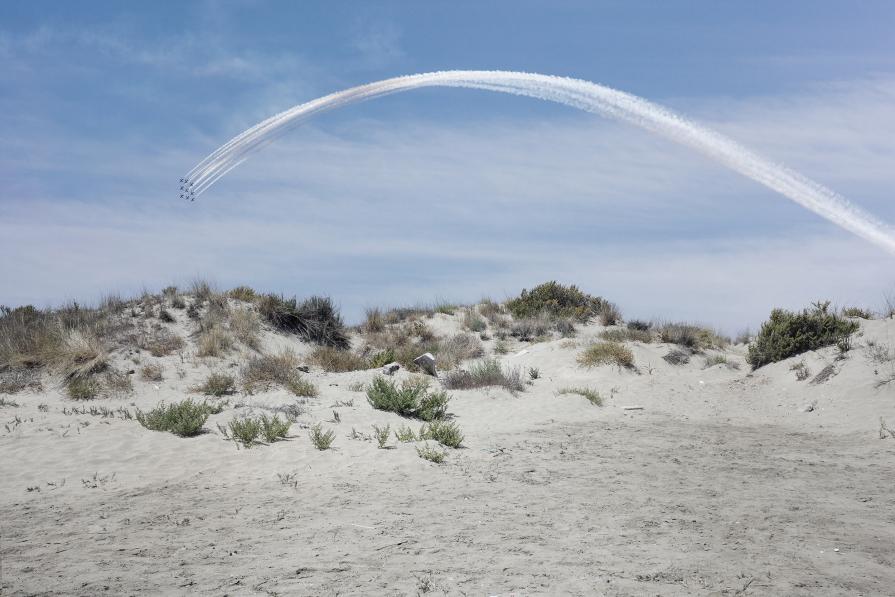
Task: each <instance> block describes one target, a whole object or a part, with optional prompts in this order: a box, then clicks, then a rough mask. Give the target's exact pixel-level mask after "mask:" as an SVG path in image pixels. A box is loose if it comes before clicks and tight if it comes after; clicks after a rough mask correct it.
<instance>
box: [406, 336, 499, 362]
mask: <svg viewBox="0 0 895 597" xmlns="http://www.w3.org/2000/svg"><path fill="white" fill-rule="evenodd" d="M434 348H435V349H434V351H425V352H433V353H434V354H435V366H436V367H437V368H438V369H442V370H445V371H447V370H450V369H455V368H456V367H457V366H458V365H459V364H460V363H461V362H463V361H467V360H469V359H476V358H479V357H481V356H482V355H484V354H485V348H484V347H483V346H482V341H481V340H479V339H478V338H477V337H476V336H473V335H472V334H456V335H454V336H450V337H448V338H444V339H441V340H439V341H438V342H437V344H436V346H435V347H434ZM421 354H422V353H421ZM417 356H419V355H417Z"/></svg>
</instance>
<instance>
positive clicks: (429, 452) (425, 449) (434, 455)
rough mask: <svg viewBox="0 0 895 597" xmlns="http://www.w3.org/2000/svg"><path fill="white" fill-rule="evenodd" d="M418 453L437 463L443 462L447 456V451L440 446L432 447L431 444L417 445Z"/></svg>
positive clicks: (423, 457)
mask: <svg viewBox="0 0 895 597" xmlns="http://www.w3.org/2000/svg"><path fill="white" fill-rule="evenodd" d="M416 453H417V455H418V456H419V457H420V458H422V459H423V460H428V461H429V462H434V463H435V464H441V463H442V462H444V460H445V459H446V458H447V452H445V451H444V450H439V449H438V448H432V447H430V446H429V445H424V446H422V447H420V446H417V447H416Z"/></svg>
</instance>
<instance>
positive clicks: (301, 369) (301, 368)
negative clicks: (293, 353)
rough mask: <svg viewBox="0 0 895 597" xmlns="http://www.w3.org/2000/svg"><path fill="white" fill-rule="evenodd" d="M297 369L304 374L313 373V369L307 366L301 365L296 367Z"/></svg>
mask: <svg viewBox="0 0 895 597" xmlns="http://www.w3.org/2000/svg"><path fill="white" fill-rule="evenodd" d="M296 369H298V370H299V371H301V372H302V373H310V372H311V368H310V367H308V366H307V365H299V366H298V367H296Z"/></svg>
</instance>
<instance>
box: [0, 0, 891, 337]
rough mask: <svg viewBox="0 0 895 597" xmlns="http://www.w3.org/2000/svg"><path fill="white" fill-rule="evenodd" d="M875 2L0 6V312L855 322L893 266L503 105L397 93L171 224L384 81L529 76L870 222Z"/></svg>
mask: <svg viewBox="0 0 895 597" xmlns="http://www.w3.org/2000/svg"><path fill="white" fill-rule="evenodd" d="M893 24H895V4H893V3H891V2H860V3H842V2H826V1H816V0H815V1H810V2H808V1H805V2H799V1H792V2H786V3H780V2H763V1H755V2H749V3H732V2H731V3H719V2H708V1H706V2H698V1H692V2H687V3H669V2H630V1H628V2H571V1H569V2H564V1H555V2H527V1H520V0H515V1H512V2H503V1H495V2H465V1H455V2H442V3H422V2H416V1H406V2H401V1H395V2H388V1H386V2H377V3H371V2H360V1H358V2H301V3H298V2H261V1H243V2H153V3H121V2H100V1H93V2H85V3H72V2H49V1H42V0H36V1H33V2H27V3H25V2H19V3H14V2H7V3H2V4H0V252H2V255H3V256H4V258H3V259H0V304H6V305H20V304H29V303H31V304H35V305H37V306H50V305H58V304H61V303H63V302H65V301H70V300H77V301H80V302H82V303H91V302H95V301H97V300H98V299H99V298H100V297H101V296H103V295H105V294H109V293H121V294H131V293H136V292H140V291H141V290H142V289H149V290H156V291H157V290H158V289H160V288H161V287H163V286H167V285H169V284H172V283H173V284H179V285H186V284H188V283H189V282H190V281H191V280H193V279H195V278H197V277H201V278H206V279H209V280H211V281H212V282H214V283H215V284H217V285H218V286H219V287H221V288H227V287H231V286H235V285H239V284H248V285H251V286H254V287H255V288H257V289H259V290H262V291H270V292H278V293H284V294H287V295H290V296H291V295H296V296H298V297H305V296H310V295H312V294H325V295H329V296H331V297H332V298H333V299H334V300H335V302H336V303H337V304H339V305H340V306H341V308H342V310H343V313H344V314H345V316H346V318H347V319H348V320H349V321H357V320H358V319H359V318H360V317H361V316H362V314H363V311H364V309H365V308H367V307H371V306H388V305H412V304H421V303H423V304H424V303H432V302H435V301H440V300H446V301H457V302H473V301H476V300H478V299H480V298H482V297H485V296H490V297H493V298H495V299H499V300H503V299H505V298H507V297H509V296H513V295H516V294H518V293H519V291H520V290H521V289H522V288H530V287H532V286H534V285H536V284H538V283H540V282H543V281H546V280H552V279H557V280H559V281H562V282H564V283H574V284H577V285H579V286H580V287H581V288H583V289H584V290H586V291H587V292H590V293H592V294H596V295H600V296H604V297H606V298H608V299H610V300H612V301H614V302H616V303H618V304H619V306H620V307H621V309H622V312H623V313H624V314H625V315H626V317H628V318H647V319H662V320H671V319H674V320H688V321H695V322H700V323H706V324H710V325H714V326H718V327H720V328H721V329H723V330H725V331H728V332H730V333H735V332H737V331H739V330H741V329H743V328H746V327H751V328H752V329H756V328H757V327H758V326H759V325H760V323H761V322H762V321H763V320H764V319H765V318H766V317H767V314H768V313H769V311H770V310H771V309H772V308H774V307H785V308H801V307H803V306H806V305H808V304H810V303H811V302H812V301H814V300H817V299H829V300H832V301H833V302H834V303H835V304H838V305H860V306H866V307H870V308H876V309H879V308H881V307H882V305H883V303H884V300H885V297H886V296H889V295H890V294H892V293H895V273H893V267H892V266H893V261H895V256H892V255H890V254H887V253H885V252H884V251H883V250H881V249H880V248H878V247H876V246H873V245H871V244H869V243H868V242H866V241H864V240H862V239H860V238H857V237H855V236H853V235H851V234H850V233H848V232H845V231H843V230H841V229H839V228H837V227H836V226H834V225H833V224H831V223H830V222H828V221H827V220H824V219H821V218H820V217H818V216H817V215H815V214H813V213H811V212H808V211H806V210H804V209H802V208H800V207H799V206H797V205H796V204H794V203H792V202H790V201H789V200H787V199H785V198H783V197H781V196H779V195H777V194H775V193H773V192H772V191H770V190H768V189H766V188H764V187H762V186H760V185H758V184H757V183H755V182H753V181H751V180H748V179H746V178H744V177H742V176H740V175H737V174H735V173H733V172H731V171H729V170H726V169H725V168H723V167H722V166H720V165H718V164H717V163H715V162H712V161H710V160H708V159H707V158H705V157H704V156H702V155H699V154H696V153H694V152H693V151H692V150H689V149H687V148H684V147H681V146H677V145H675V144H673V143H671V142H669V141H667V140H665V139H661V138H657V137H654V136H652V135H650V134H648V133H646V132H644V131H642V130H639V129H635V128H633V127H631V126H629V125H625V124H620V123H616V122H612V121H608V120H605V119H603V118H601V117H599V116H596V115H593V114H585V113H581V112H577V111H575V110H572V109H570V108H567V107H564V106H558V105H551V104H547V103H544V102H538V101H536V100H532V99H528V98H518V97H511V96H506V95H503V94H493V93H489V92H484V91H474V90H463V89H423V90H417V91H413V92H409V93H404V94H399V95H394V96H388V97H385V98H381V99H378V100H375V101H372V102H368V103H364V104H360V105H354V106H350V107H347V108H345V109H342V110H339V111H334V112H331V113H327V114H325V115H323V116H321V117H318V118H316V119H314V120H312V121H310V122H308V123H306V124H305V125H303V126H301V127H299V128H297V129H295V130H293V131H291V132H290V133H289V134H287V135H285V136H283V137H282V138H280V139H279V140H278V141H277V142H276V143H275V144H273V145H271V146H269V147H267V148H265V149H264V150H263V151H262V152H260V153H258V154H256V155H254V156H253V157H252V158H251V159H250V160H248V161H247V162H245V163H244V164H243V165H241V166H240V167H239V168H237V169H236V170H234V171H232V172H231V173H230V174H228V175H227V176H226V177H224V178H223V179H221V180H220V181H219V182H218V183H217V184H216V185H215V186H214V187H212V188H211V189H210V190H209V191H208V192H206V193H205V194H204V195H202V196H201V197H200V199H199V200H197V201H196V202H195V203H186V202H183V201H181V200H180V199H179V197H178V191H177V187H178V180H179V178H180V177H181V176H183V175H184V174H185V173H186V172H187V171H189V170H190V169H191V168H192V167H193V166H194V165H195V164H196V163H197V162H199V161H200V160H201V159H202V158H204V157H205V156H206V155H207V154H209V153H210V152H212V151H213V150H214V149H216V148H217V147H218V146H220V145H221V144H223V143H224V142H226V141H227V140H229V139H230V138H232V137H233V136H235V135H237V134H239V133H240V132H242V131H243V130H244V129H246V128H247V127H249V126H252V125H253V124H255V123H256V122H258V121H259V120H262V119H264V118H266V117H268V116H271V115H273V114H275V113H277V112H280V111H283V110H286V109H288V108H290V107H292V106H293V105H296V104H299V103H302V102H305V101H308V100H311V99H314V98H316V97H318V96H321V95H324V94H327V93H331V92H334V91H338V90H341V89H344V88H347V87H351V86H354V85H359V84H363V83H367V82H371V81H375V80H380V79H384V78H388V77H392V76H398V75H404V74H412V73H418V72H428V71H435V70H448V69H500V70H520V71H530V72H540V73H544V74H553V75H563V76H571V77H576V78H581V79H585V80H589V81H594V82H597V83H600V84H603V85H608V86H610V87H614V88H617V89H621V90H624V91H627V92H630V93H634V94H637V95H640V96H643V97H645V98H647V99H649V100H651V101H654V102H658V103H660V104H663V105H665V106H668V107H669V108H672V109H673V110H676V111H678V112H680V113H682V114H684V115H685V116H687V117H689V118H691V119H692V120H695V121H697V122H699V123H701V124H704V125H706V126H709V127H712V128H714V129H716V130H718V131H719V132H721V133H723V134H725V135H727V136H729V137H732V138H733V139H735V140H736V141H738V142H740V143H742V144H743V145H745V146H747V147H749V148H750V149H752V150H754V151H756V152H758V153H760V154H762V155H764V156H765V157H768V158H770V159H771V160H773V161H776V162H780V163H782V164H785V165H787V166H789V167H790V168H793V169H795V170H797V171H799V172H800V173H801V174H803V175H805V176H807V177H809V178H812V179H814V180H816V181H817V182H819V183H821V184H823V185H825V186H828V187H830V188H832V189H833V190H835V191H837V192H838V193H840V194H842V195H844V196H845V197H847V198H848V199H850V200H851V201H853V202H854V203H855V204H857V205H859V206H860V207H862V208H864V209H865V210H867V211H870V212H871V213H873V214H875V215H876V216H878V217H879V218H881V219H883V220H884V221H886V222H889V223H895V204H893V202H892V198H891V188H892V186H893V182H895V170H893V168H892V163H895V111H893V110H892V106H893V103H895V37H893V36H892V35H891V30H892V25H893Z"/></svg>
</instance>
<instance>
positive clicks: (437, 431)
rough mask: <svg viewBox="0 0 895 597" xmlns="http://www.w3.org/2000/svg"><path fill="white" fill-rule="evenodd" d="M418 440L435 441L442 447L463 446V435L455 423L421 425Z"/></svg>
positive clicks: (433, 422)
mask: <svg viewBox="0 0 895 597" xmlns="http://www.w3.org/2000/svg"><path fill="white" fill-rule="evenodd" d="M419 438H420V440H427V439H431V440H435V441H437V442H438V443H439V444H441V445H442V446H447V447H449V448H459V447H460V446H461V445H462V444H463V434H462V433H461V432H460V428H459V427H458V426H457V424H456V423H447V422H445V421H432V422H431V423H429V424H428V425H423V426H422V427H421V428H420V433H419Z"/></svg>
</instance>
